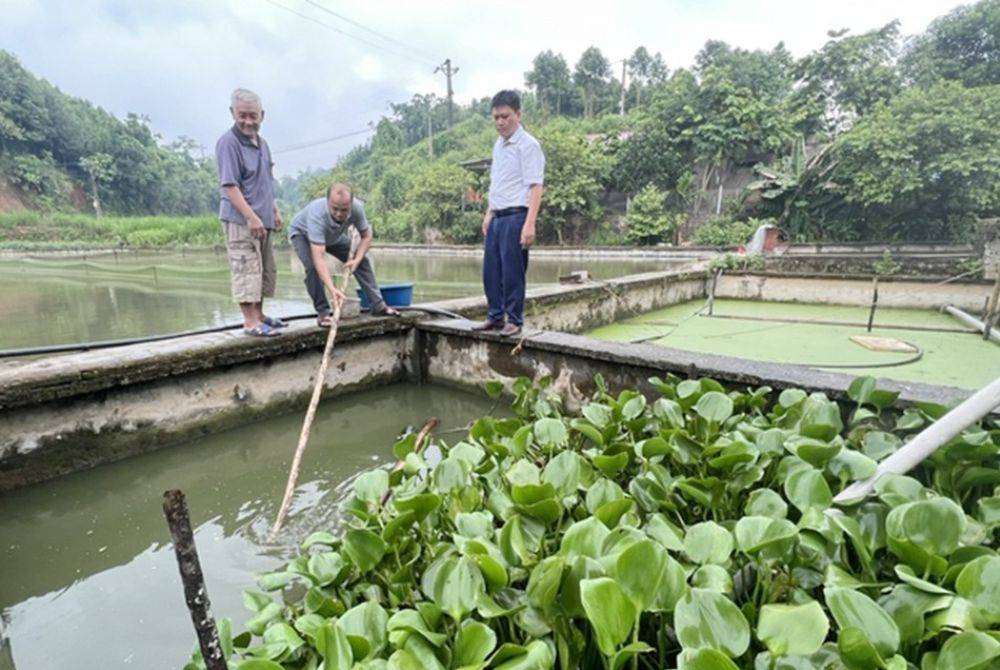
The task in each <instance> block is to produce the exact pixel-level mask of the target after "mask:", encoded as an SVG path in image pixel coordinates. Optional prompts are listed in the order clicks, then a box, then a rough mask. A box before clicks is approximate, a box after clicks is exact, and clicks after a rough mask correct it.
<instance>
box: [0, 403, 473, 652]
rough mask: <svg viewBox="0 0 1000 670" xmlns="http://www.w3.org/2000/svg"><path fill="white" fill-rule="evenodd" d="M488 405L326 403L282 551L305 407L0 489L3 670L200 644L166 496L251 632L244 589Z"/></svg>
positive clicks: (226, 603)
mask: <svg viewBox="0 0 1000 670" xmlns="http://www.w3.org/2000/svg"><path fill="white" fill-rule="evenodd" d="M491 406H492V403H491V402H490V401H489V400H487V399H486V398H485V396H482V397H480V396H476V395H471V394H466V393H462V392H458V391H453V390H450V389H446V388H440V387H433V386H430V387H428V386H418V385H413V384H399V385H394V386H388V387H385V388H382V389H378V390H374V391H367V392H363V393H357V394H355V395H352V396H350V397H346V398H338V399H333V400H330V401H327V402H324V403H323V404H321V405H320V407H319V411H318V413H317V417H316V422H315V423H314V425H313V429H312V434H311V437H310V443H309V447H308V449H307V450H306V452H305V458H304V461H303V466H302V467H303V469H302V472H301V475H300V476H299V481H298V489H297V494H296V498H295V501H294V504H293V506H292V510H291V512H290V514H289V520H288V523H287V525H286V528H285V529H284V530H283V531H282V534H281V537H280V538H279V543H278V545H277V546H270V545H268V544H267V543H266V541H265V537H266V535H267V533H268V531H269V529H270V526H271V524H272V523H273V522H274V517H275V514H276V513H277V508H278V506H279V505H280V503H281V497H282V495H283V494H284V489H285V480H286V478H287V477H288V467H289V462H290V461H291V456H292V452H293V451H294V449H295V445H296V443H297V440H298V435H299V430H300V428H301V423H302V415H301V413H292V414H286V415H283V416H278V417H275V418H274V419H271V420H268V421H263V422H260V423H255V424H253V425H248V426H245V427H242V428H239V429H236V430H231V431H227V432H225V433H221V434H219V435H215V436H212V437H208V438H204V439H199V440H195V441H192V442H190V443H188V444H186V445H184V446H180V447H174V448H169V449H164V450H162V451H158V452H154V453H151V454H148V455H145V456H137V457H133V458H130V459H126V460H124V461H121V462H118V463H114V464H111V465H105V466H101V467H99V468H96V469H94V470H89V471H86V472H80V473H77V474H74V475H71V476H68V477H62V478H60V479H57V480H54V481H51V482H46V483H42V484H38V485H35V486H31V487H28V488H25V489H21V490H17V491H13V492H10V493H6V494H0V511H2V512H0V670H15V669H16V670H54V669H56V668H86V669H88V670H89V669H94V670H97V669H101V670H126V669H131V668H139V669H141V670H180V668H181V667H183V665H184V663H185V662H186V661H187V660H188V659H189V658H190V654H191V650H192V649H193V647H194V644H195V636H194V631H193V628H192V626H191V621H190V618H189V615H188V613H187V609H186V607H185V605H184V594H183V588H182V586H181V583H180V578H179V576H178V571H177V564H176V561H175V558H174V553H173V549H172V548H171V546H170V545H169V542H170V536H169V533H168V531H167V526H166V522H165V521H164V518H163V513H162V495H163V492H164V491H165V490H167V489H175V488H176V489H181V490H182V491H184V493H185V494H186V496H187V501H188V505H189V507H190V510H191V522H192V526H194V527H196V529H197V530H196V533H195V537H196V541H197V543H198V550H199V553H200V556H201V562H202V568H203V570H204V573H205V579H206V582H207V584H208V592H209V596H210V598H211V602H212V606H213V613H214V614H215V616H216V617H224V616H228V617H231V618H232V619H233V623H234V626H233V627H234V629H236V630H243V626H242V624H243V622H244V621H246V620H247V619H249V618H250V612H248V611H247V610H245V609H244V608H243V606H242V604H241V598H240V593H241V591H242V590H243V589H254V588H255V581H254V575H255V574H256V573H257V572H259V571H265V570H269V569H273V568H275V567H277V566H278V565H279V564H280V563H281V562H282V561H283V560H287V559H288V558H290V557H291V556H292V555H294V549H293V548H294V547H296V546H297V545H298V544H299V543H300V542H301V540H302V539H303V538H304V537H305V536H306V535H308V534H309V533H310V532H312V531H313V530H317V529H331V527H332V525H333V524H334V523H335V521H336V516H337V515H336V502H337V501H338V499H340V497H341V496H342V494H343V491H344V490H345V489H347V488H349V486H350V481H351V479H352V477H354V476H355V475H357V474H358V473H360V472H362V471H363V470H365V469H367V468H371V467H376V466H379V465H385V464H388V463H390V462H391V461H392V459H393V457H392V445H393V444H394V443H395V441H396V439H397V436H398V435H399V434H400V433H401V432H402V431H403V430H404V429H405V428H406V427H407V426H413V427H415V429H419V427H420V426H421V425H422V424H423V423H424V421H426V420H427V419H428V418H429V417H431V416H436V417H437V418H438V419H439V420H440V424H439V426H440V428H439V429H438V430H437V431H435V435H437V436H439V437H440V438H442V439H444V440H446V441H448V442H449V443H451V444H454V443H455V442H457V441H458V440H459V439H460V438H461V437H463V436H464V435H465V431H455V430H452V429H455V428H458V427H463V426H465V425H467V423H468V422H469V421H471V420H472V419H473V418H475V417H479V416H482V415H484V414H485V413H487V412H488V411H489V409H490V407H491ZM448 430H452V432H450V433H446V432H445V431H448ZM290 552H291V553H290Z"/></svg>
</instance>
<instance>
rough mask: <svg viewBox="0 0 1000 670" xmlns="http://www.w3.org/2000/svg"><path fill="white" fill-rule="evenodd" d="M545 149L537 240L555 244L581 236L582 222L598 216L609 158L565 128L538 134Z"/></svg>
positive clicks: (609, 166)
mask: <svg viewBox="0 0 1000 670" xmlns="http://www.w3.org/2000/svg"><path fill="white" fill-rule="evenodd" d="M538 140H539V142H541V144H542V147H543V148H544V150H545V197H544V198H543V199H542V210H541V212H540V213H539V221H538V226H537V233H538V237H539V239H540V240H542V241H552V240H554V241H556V242H557V243H558V244H560V245H561V244H566V243H567V242H575V241H577V240H578V238H580V237H582V235H581V233H582V231H583V227H584V225H583V224H584V223H587V222H594V221H596V220H598V219H600V217H601V214H602V212H601V209H600V206H599V204H598V201H599V199H600V196H601V194H602V193H603V192H604V188H605V186H604V182H605V181H606V178H607V175H608V173H609V171H610V168H611V159H610V157H609V156H607V155H606V154H605V153H604V152H603V151H601V149H600V148H599V147H598V146H597V145H595V144H591V143H589V142H587V141H586V140H585V139H584V138H583V137H582V136H581V135H579V134H577V133H574V132H572V131H570V130H569V129H568V128H567V127H566V126H559V125H551V126H547V127H546V128H544V129H542V130H541V131H539V132H538Z"/></svg>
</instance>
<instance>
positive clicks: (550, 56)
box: [524, 49, 573, 114]
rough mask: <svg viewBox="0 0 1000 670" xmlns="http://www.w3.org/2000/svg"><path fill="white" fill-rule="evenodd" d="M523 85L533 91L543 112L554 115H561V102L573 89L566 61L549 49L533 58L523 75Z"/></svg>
mask: <svg viewBox="0 0 1000 670" xmlns="http://www.w3.org/2000/svg"><path fill="white" fill-rule="evenodd" d="M524 83H525V84H526V85H527V86H529V87H530V88H533V89H534V90H535V96H536V97H537V98H538V102H539V104H540V105H541V106H542V108H543V109H544V110H545V111H547V112H555V113H556V114H561V113H562V106H563V100H564V98H565V97H566V96H568V95H569V94H570V93H571V92H572V89H573V81H572V79H571V78H570V75H569V66H568V65H567V64H566V59H565V58H563V55H562V54H556V53H554V52H553V51H552V50H551V49H549V50H547V51H543V52H541V53H539V54H538V55H537V56H535V60H534V61H533V62H532V69H531V70H530V71H529V72H525V73H524Z"/></svg>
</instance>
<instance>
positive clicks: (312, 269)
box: [288, 183, 399, 328]
mask: <svg viewBox="0 0 1000 670" xmlns="http://www.w3.org/2000/svg"><path fill="white" fill-rule="evenodd" d="M348 226H353V227H354V228H355V229H356V230H357V231H358V234H359V235H360V236H361V242H360V243H359V244H358V249H357V252H356V253H355V254H354V258H351V259H350V260H348V257H349V256H350V253H351V237H350V235H348V234H347V232H348V228H347V227H348ZM288 240H289V242H291V243H292V248H293V249H295V254H296V255H297V256H298V257H299V260H300V261H302V265H303V267H305V270H306V278H305V284H306V291H307V292H308V293H309V297H310V298H312V301H313V307H315V308H316V318H317V323H318V325H320V326H321V327H324V328H327V327H329V326H331V325H333V324H332V317H331V315H330V302H329V300H327V297H326V293H325V292H324V289H326V291H328V292H329V293H330V295H331V296H333V299H334V300H336V301H338V302H341V301H343V300H344V298H345V296H344V293H343V291H341V290H340V289H338V288H337V286H336V285H335V284H334V283H333V278H332V277H331V276H330V269H329V268H328V267H327V265H326V255H327V254H331V255H332V256H334V257H335V258H337V259H338V260H340V261H341V262H342V263H344V265H345V267H348V268H350V271H351V272H352V273H353V274H354V276H355V277H356V278H357V280H358V283H359V284H360V285H361V289H362V290H363V291H364V292H365V295H366V296H368V304H369V305H371V313H372V314H376V315H379V316H399V312H398V311H397V310H395V309H393V308H392V307H389V306H388V305H386V304H385V299H383V298H382V291H381V290H380V289H379V287H378V282H377V281H376V279H375V270H374V268H373V267H372V263H371V260H369V259H368V255H367V254H368V250H369V249H370V248H371V244H372V227H371V224H369V223H368V219H367V217H365V206H364V203H362V202H361V201H360V200H358V199H357V198H355V197H354V192H353V191H352V190H351V187H350V186H348V185H347V184H341V183H335V184H331V185H330V187H329V188H328V189H327V190H326V197H325V198H316V199H315V200H313V201H312V202H310V203H309V204H308V205H306V206H305V207H304V208H303V209H302V211H301V212H299V213H298V214H296V215H295V217H294V218H293V219H292V223H291V225H290V226H288Z"/></svg>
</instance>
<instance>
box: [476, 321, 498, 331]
mask: <svg viewBox="0 0 1000 670" xmlns="http://www.w3.org/2000/svg"><path fill="white" fill-rule="evenodd" d="M503 328H504V324H503V321H490V320H489V319H487V320H486V321H483V322H482V323H477V324H476V325H474V326H473V327H472V330H477V331H483V330H503Z"/></svg>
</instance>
